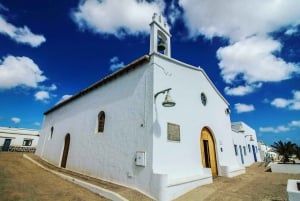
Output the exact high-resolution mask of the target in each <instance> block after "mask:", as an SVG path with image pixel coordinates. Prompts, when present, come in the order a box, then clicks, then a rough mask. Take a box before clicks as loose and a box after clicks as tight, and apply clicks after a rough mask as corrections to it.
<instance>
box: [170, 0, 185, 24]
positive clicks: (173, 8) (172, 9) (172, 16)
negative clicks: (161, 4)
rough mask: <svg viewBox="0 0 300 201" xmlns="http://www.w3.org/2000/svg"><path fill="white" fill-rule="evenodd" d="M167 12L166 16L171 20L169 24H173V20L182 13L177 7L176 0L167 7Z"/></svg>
mask: <svg viewBox="0 0 300 201" xmlns="http://www.w3.org/2000/svg"><path fill="white" fill-rule="evenodd" d="M167 13H168V18H169V20H170V22H171V24H174V23H175V21H176V20H177V19H178V18H180V17H181V15H182V13H181V11H180V10H179V9H178V6H177V5H176V0H173V1H172V2H171V3H170V4H169V6H168V9H167Z"/></svg>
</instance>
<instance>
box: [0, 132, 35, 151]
mask: <svg viewBox="0 0 300 201" xmlns="http://www.w3.org/2000/svg"><path fill="white" fill-rule="evenodd" d="M5 139H11V144H10V146H23V141H24V139H32V144H31V146H29V147H36V146H37V144H38V141H39V131H37V130H31V129H23V128H7V127H0V146H3V143H4V141H5Z"/></svg>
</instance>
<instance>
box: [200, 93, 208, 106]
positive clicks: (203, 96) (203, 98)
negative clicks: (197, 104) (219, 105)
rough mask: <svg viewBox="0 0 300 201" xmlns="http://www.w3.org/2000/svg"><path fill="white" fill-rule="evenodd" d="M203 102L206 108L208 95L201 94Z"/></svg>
mask: <svg viewBox="0 0 300 201" xmlns="http://www.w3.org/2000/svg"><path fill="white" fill-rule="evenodd" d="M201 102H202V104H203V105H204V106H205V105H206V103H207V98H206V95H205V93H201Z"/></svg>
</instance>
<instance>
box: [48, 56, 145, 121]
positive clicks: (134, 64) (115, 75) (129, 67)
mask: <svg viewBox="0 0 300 201" xmlns="http://www.w3.org/2000/svg"><path fill="white" fill-rule="evenodd" d="M149 58H150V57H149V56H148V55H144V56H142V57H140V58H138V59H136V60H134V61H133V62H131V63H129V64H128V65H126V66H124V67H123V68H121V69H120V70H118V71H116V72H114V73H112V74H110V75H108V76H106V77H104V78H103V79H101V80H99V81H97V82H96V83H94V84H92V85H91V86H89V87H87V88H85V89H83V90H82V91H80V92H79V93H77V94H75V95H74V96H72V97H70V98H69V99H67V100H65V101H63V102H61V103H59V104H57V105H55V106H54V107H52V108H51V109H49V110H47V111H46V112H44V115H47V114H49V113H51V112H53V111H55V110H57V109H58V108H61V107H62V106H64V105H66V104H68V103H69V102H72V101H73V100H76V99H77V98H79V97H81V96H83V95H85V94H87V93H89V92H91V91H93V90H94V89H97V88H99V87H100V86H102V85H104V84H106V83H108V82H110V81H112V80H114V79H116V78H118V77H120V76H122V75H123V74H126V73H128V72H129V71H131V70H133V69H135V68H137V67H139V66H141V64H143V63H145V62H148V61H149Z"/></svg>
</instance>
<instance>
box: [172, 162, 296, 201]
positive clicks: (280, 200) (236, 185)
mask: <svg viewBox="0 0 300 201" xmlns="http://www.w3.org/2000/svg"><path fill="white" fill-rule="evenodd" d="M288 179H298V180H300V174H279V173H272V172H265V166H264V164H263V163H255V164H253V165H252V166H250V167H249V168H246V174H243V175H240V176H237V177H233V178H225V177H218V178H216V179H214V181H213V183H212V184H209V185H205V186H200V187H198V188H196V189H194V190H193V191H191V192H189V193H187V194H185V195H183V196H181V197H179V198H178V199H176V201H210V200H211V201H214V200H215V201H284V200H288V196H287V192H286V186H287V181H288Z"/></svg>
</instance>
